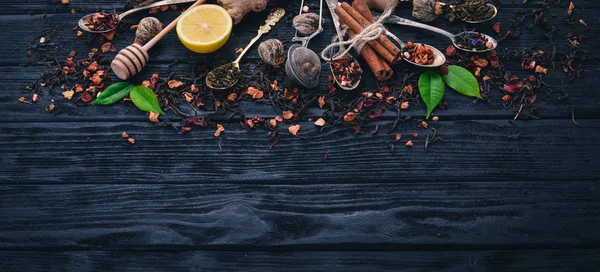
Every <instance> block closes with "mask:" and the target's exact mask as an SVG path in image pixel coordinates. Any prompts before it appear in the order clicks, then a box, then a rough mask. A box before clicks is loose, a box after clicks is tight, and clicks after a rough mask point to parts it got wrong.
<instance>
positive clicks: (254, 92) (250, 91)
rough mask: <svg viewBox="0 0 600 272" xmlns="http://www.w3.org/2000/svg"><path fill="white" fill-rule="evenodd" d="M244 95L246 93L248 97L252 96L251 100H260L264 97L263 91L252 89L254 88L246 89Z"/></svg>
mask: <svg viewBox="0 0 600 272" xmlns="http://www.w3.org/2000/svg"><path fill="white" fill-rule="evenodd" d="M246 93H248V95H250V96H252V98H254V99H261V98H263V97H264V93H263V91H261V90H259V89H257V88H254V87H248V90H246Z"/></svg>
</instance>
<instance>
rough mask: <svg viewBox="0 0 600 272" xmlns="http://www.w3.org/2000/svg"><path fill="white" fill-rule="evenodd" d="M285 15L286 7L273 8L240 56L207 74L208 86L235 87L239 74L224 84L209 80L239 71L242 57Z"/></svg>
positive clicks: (214, 87) (217, 88)
mask: <svg viewBox="0 0 600 272" xmlns="http://www.w3.org/2000/svg"><path fill="white" fill-rule="evenodd" d="M283 15H285V10H284V9H282V8H275V9H273V10H272V11H271V13H270V14H269V16H268V17H267V19H266V20H265V24H264V25H262V26H261V27H260V28H259V29H258V34H257V35H256V37H254V38H253V39H252V40H251V41H250V43H249V44H248V45H247V46H246V48H244V51H242V53H240V55H239V56H238V58H237V59H236V60H234V61H233V62H231V63H227V64H224V65H221V66H219V67H217V68H215V69H213V70H212V71H210V73H208V75H206V85H207V86H208V87H210V88H213V89H216V90H225V89H229V88H231V87H233V86H234V85H235V84H236V83H237V82H238V80H239V77H238V76H234V77H232V78H230V79H226V81H225V82H221V83H223V85H215V84H214V81H211V80H209V78H218V77H219V76H218V75H223V74H229V71H232V72H233V73H239V72H240V61H241V60H242V57H243V56H244V55H245V54H246V52H248V50H249V49H250V47H252V45H254V44H255V43H256V42H257V41H258V40H259V39H260V37H261V36H262V35H263V34H265V33H268V32H269V31H270V30H271V27H272V26H274V25H275V24H277V22H279V20H280V19H281V18H282V17H283Z"/></svg>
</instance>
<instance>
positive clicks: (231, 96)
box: [227, 93, 237, 103]
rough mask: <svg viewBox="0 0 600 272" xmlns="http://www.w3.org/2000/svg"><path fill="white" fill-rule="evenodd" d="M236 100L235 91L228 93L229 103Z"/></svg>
mask: <svg viewBox="0 0 600 272" xmlns="http://www.w3.org/2000/svg"><path fill="white" fill-rule="evenodd" d="M236 100H237V94H236V93H230V94H229V95H228V96H227V101H229V102H231V103H233V102H235V101H236Z"/></svg>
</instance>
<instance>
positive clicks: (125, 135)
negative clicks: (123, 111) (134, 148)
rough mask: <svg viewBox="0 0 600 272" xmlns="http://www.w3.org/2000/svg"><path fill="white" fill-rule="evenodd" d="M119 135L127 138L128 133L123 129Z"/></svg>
mask: <svg viewBox="0 0 600 272" xmlns="http://www.w3.org/2000/svg"><path fill="white" fill-rule="evenodd" d="M121 137H123V138H124V139H126V138H129V134H127V132H125V131H123V133H121Z"/></svg>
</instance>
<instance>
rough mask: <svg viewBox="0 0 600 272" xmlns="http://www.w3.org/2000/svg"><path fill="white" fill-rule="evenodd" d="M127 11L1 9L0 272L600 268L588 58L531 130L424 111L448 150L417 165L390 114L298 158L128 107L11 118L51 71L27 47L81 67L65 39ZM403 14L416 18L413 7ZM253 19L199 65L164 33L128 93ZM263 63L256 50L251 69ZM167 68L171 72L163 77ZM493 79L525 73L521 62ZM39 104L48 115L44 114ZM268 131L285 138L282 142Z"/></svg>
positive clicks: (245, 137) (595, 6) (256, 135)
mask: <svg viewBox="0 0 600 272" xmlns="http://www.w3.org/2000/svg"><path fill="white" fill-rule="evenodd" d="M59 2H60V1H59ZM504 2H509V1H504ZM517 2H520V1H517ZM530 2H532V1H530ZM563 2H564V1H563ZM575 3H576V5H577V6H578V7H579V8H581V10H580V15H582V16H583V18H585V20H586V22H587V24H588V25H590V29H589V30H588V31H587V32H586V35H587V36H588V37H589V38H590V40H589V44H590V47H591V48H593V50H595V51H597V50H598V48H600V42H599V41H598V37H600V35H599V34H600V33H599V31H598V27H599V26H600V16H598V13H600V2H598V1H592V0H589V1H576V2H575ZM123 4H124V3H122V2H118V1H111V0H96V1H88V0H86V1H83V0H72V1H71V4H70V5H61V4H60V3H58V4H51V3H48V1H39V0H20V1H19V0H15V1H8V0H3V1H2V4H1V6H2V8H1V9H0V29H1V30H2V33H3V34H2V38H1V39H2V42H0V54H1V56H0V153H1V155H0V165H1V169H0V191H1V194H0V203H1V205H0V256H1V257H0V258H1V259H0V270H1V271H90V270H102V271H155V270H156V271H158V270H162V271H184V270H186V271H189V270H194V271H219V270H242V271H254V270H256V271H266V270H270V269H273V270H275V269H276V270H294V271H316V270H342V271H375V270H389V271H398V270H410V271H413V270H414V271H418V270H423V271H434V270H442V269H444V270H453V271H467V270H473V271H491V270H498V271H514V270H526V271H586V270H587V271H590V270H593V269H594V268H595V269H597V267H600V248H599V246H600V238H599V232H598V229H599V227H600V189H599V188H598V186H599V185H600V171H599V166H600V164H599V160H598V158H597V157H598V153H599V152H600V143H599V141H600V122H598V121H599V120H600V119H599V116H600V115H599V114H600V90H599V89H598V84H599V82H598V80H599V75H600V73H599V66H598V60H599V58H600V54H598V53H596V52H593V53H592V55H591V57H590V59H589V60H588V61H587V62H586V63H585V66H586V67H587V69H588V72H587V74H586V75H585V77H584V78H583V79H581V80H579V81H576V82H574V83H562V81H563V79H562V77H563V74H562V72H561V71H560V69H557V70H556V71H551V73H550V74H549V75H548V77H547V80H548V82H549V84H551V85H552V86H553V89H554V90H555V92H557V93H558V92H560V91H561V90H565V91H567V92H568V95H569V98H568V99H567V100H563V101H558V100H557V99H554V98H549V99H540V101H537V102H536V103H538V105H539V106H540V108H541V118H540V119H539V120H530V121H522V120H519V121H514V125H510V124H508V123H507V122H508V121H510V120H512V119H513V117H514V115H515V113H514V112H513V111H512V110H507V109H505V108H504V107H503V105H502V102H501V100H500V97H501V96H502V93H501V92H500V91H495V92H493V94H492V99H491V102H490V103H487V104H486V103H482V102H474V101H473V99H470V98H466V97H463V96H460V95H457V94H455V93H454V92H449V93H448V94H447V95H446V100H447V101H449V103H450V107H449V108H448V109H446V110H437V111H436V113H435V114H436V115H438V116H440V117H441V121H439V122H432V123H431V125H432V126H434V127H435V128H437V130H438V132H439V135H440V136H441V137H442V138H443V140H444V142H440V143H436V144H435V145H432V146H431V148H430V149H429V150H428V151H425V150H424V147H423V146H424V141H425V137H424V136H423V135H421V136H420V137H419V138H417V139H415V140H414V142H415V146H414V147H413V148H412V149H408V148H404V147H403V145H402V144H396V148H395V151H393V152H392V150H391V149H390V143H393V138H394V135H395V133H392V134H389V133H386V132H387V130H388V129H389V128H390V127H391V124H392V122H393V120H394V114H393V113H389V114H386V115H385V116H383V117H382V118H381V119H380V120H378V121H373V122H371V123H370V124H369V125H368V126H367V130H368V131H370V130H371V129H372V128H374V127H375V125H376V124H377V123H378V124H379V125H380V126H381V128H382V132H380V133H379V134H377V135H371V134H370V133H364V134H361V135H356V134H355V133H353V131H352V130H351V129H349V128H339V129H331V130H326V131H323V132H321V131H319V130H318V129H316V128H314V126H313V125H312V124H311V123H310V122H301V123H300V124H301V125H302V129H301V132H302V135H305V136H307V137H308V139H307V140H300V139H296V138H293V137H291V136H288V137H283V138H282V139H281V140H280V142H279V144H278V145H277V146H276V148H274V149H273V150H268V147H269V145H270V143H269V142H268V140H267V138H266V131H264V130H257V131H251V132H248V131H247V130H246V129H244V128H242V127H241V126H240V125H239V122H240V120H239V119H232V120H230V121H229V122H228V123H225V124H224V125H225V127H226V132H225V133H224V134H223V136H222V137H221V138H220V139H219V138H215V137H213V135H212V134H213V132H214V130H213V129H197V130H194V131H193V132H191V133H189V134H182V133H181V132H178V131H174V130H173V129H172V128H170V127H168V126H159V125H156V124H153V123H150V122H148V121H147V119H146V116H145V114H144V113H142V112H140V111H138V110H137V109H135V108H134V107H133V106H132V105H127V104H123V103H118V104H117V105H114V106H109V107H99V106H85V105H79V104H80V103H79V104H78V103H74V102H72V101H66V100H65V99H64V98H63V97H62V96H60V94H59V95H57V96H54V97H52V96H48V95H46V96H44V97H42V98H41V99H40V101H39V102H37V103H35V104H33V105H31V104H26V103H19V102H18V101H17V100H18V98H19V97H21V96H25V97H27V98H28V99H30V97H31V93H28V92H22V89H23V87H24V86H25V85H27V84H29V83H31V82H33V81H35V80H36V79H38V78H39V76H40V75H41V74H42V73H43V72H45V71H47V70H49V69H50V68H48V67H46V66H45V65H43V64H40V63H36V60H35V59H33V58H30V57H27V56H26V54H25V53H24V48H25V47H27V41H29V40H31V39H32V38H34V37H36V36H37V35H39V33H40V32H41V31H42V30H43V29H45V28H49V27H53V26H56V25H63V26H62V28H63V29H64V30H62V31H61V32H60V34H59V35H62V36H63V38H64V40H65V41H66V46H65V47H64V49H63V50H62V51H64V52H62V51H61V52H62V54H64V55H65V56H66V54H67V53H68V52H69V51H70V50H71V49H72V50H76V51H78V52H80V53H84V52H88V51H89V49H90V46H89V45H88V44H86V41H87V35H86V36H84V37H77V36H76V35H75V32H71V30H70V28H72V27H73V26H75V25H76V22H77V20H78V18H79V17H80V16H81V15H82V14H83V13H84V11H83V10H84V9H85V10H90V11H92V10H97V9H99V8H102V9H113V8H116V9H117V10H122V9H123V6H124V5H123ZM285 5H288V4H287V3H286V4H285ZM295 5H297V4H295ZM292 6H293V5H292ZM562 6H563V7H561V8H552V9H550V10H548V11H547V12H546V14H547V15H548V17H549V18H552V19H553V20H555V21H560V18H562V16H563V15H564V13H565V12H566V4H564V3H563V4H562ZM532 7H533V4H532V3H529V4H526V5H523V4H512V3H504V5H503V6H502V8H501V11H500V14H499V16H498V20H499V21H501V22H502V23H503V24H504V25H507V24H508V22H509V20H510V19H514V18H515V17H516V16H517V15H516V14H515V12H518V11H522V10H529V9H531V8H532ZM71 9H74V10H75V11H76V13H75V14H73V13H71ZM397 13H398V14H400V15H403V16H410V8H408V7H406V6H404V7H401V8H399V9H398V11H397ZM265 14H266V13H265V12H263V13H260V14H254V15H251V16H250V17H248V18H246V19H245V20H244V23H243V24H241V25H239V26H236V27H235V29H234V32H233V35H232V37H231V39H230V41H229V42H228V44H227V45H226V46H225V47H224V48H223V49H222V50H221V51H219V53H216V54H211V55H206V56H201V55H197V54H193V53H191V52H190V51H188V50H186V49H185V48H184V47H183V46H182V45H181V44H180V43H179V41H178V40H177V37H176V36H175V34H173V33H171V34H170V35H168V37H167V38H166V39H165V40H163V41H162V42H161V43H160V45H159V46H158V47H157V48H156V49H154V50H153V51H152V52H151V55H152V61H151V62H150V63H149V65H148V67H147V68H146V69H145V70H144V73H143V74H142V75H141V76H140V77H138V78H136V79H134V80H133V82H137V83H139V82H140V81H141V79H145V78H149V77H150V75H151V74H153V73H159V74H161V75H162V76H164V75H166V74H168V73H169V72H175V73H177V74H179V75H184V74H185V73H187V72H189V71H190V69H191V67H192V65H193V64H192V63H195V62H208V61H211V60H213V59H231V58H233V52H234V51H235V49H236V48H238V47H243V45H245V44H246V42H247V41H249V40H250V38H251V37H252V36H253V35H254V33H255V30H256V28H257V27H258V25H259V24H260V22H261V21H262V19H263V18H264V16H265ZM325 14H326V20H325V24H326V26H327V28H326V30H325V32H324V33H323V34H322V35H321V36H320V37H319V38H318V39H317V40H316V41H315V42H313V43H312V47H313V48H314V49H315V50H320V49H321V48H323V47H324V45H325V44H326V43H327V42H328V41H329V39H330V37H331V36H332V35H333V31H332V27H331V19H330V18H329V13H327V12H326V13H325ZM175 15H176V13H173V12H172V13H168V14H160V15H159V18H161V20H165V21H167V20H169V18H173V16H175ZM141 17H143V14H140V15H139V16H137V17H134V18H132V19H131V20H133V21H134V20H139V19H140V18H141ZM43 18H44V19H43ZM493 22H495V21H492V23H493ZM434 24H435V25H438V26H441V27H444V28H446V29H448V30H453V31H454V30H458V29H459V28H460V27H461V24H452V25H449V24H448V23H447V22H445V20H443V19H441V18H440V19H438V20H437V21H436V22H434ZM558 25H559V27H560V29H559V34H558V35H557V38H556V41H558V42H557V48H558V49H559V50H565V49H566V38H564V37H565V35H566V33H568V32H569V31H570V30H569V29H570V28H569V27H567V26H563V25H560V24H558ZM574 27H577V26H574ZM490 28H491V25H487V26H483V29H484V30H486V31H488V32H489V29H490ZM391 29H392V30H393V32H395V33H397V34H398V35H399V36H400V37H401V38H403V39H404V40H408V39H413V38H415V34H417V35H421V37H420V38H421V39H422V40H423V41H424V42H427V43H429V44H432V45H434V46H437V47H438V48H440V49H444V48H446V46H447V45H448V41H446V40H443V39H442V38H441V37H439V36H433V35H425V34H426V33H423V32H419V31H417V30H414V29H403V28H400V27H392V28H391ZM539 33H540V32H539V31H524V33H523V35H522V37H521V39H519V40H512V41H509V42H506V43H502V44H501V48H502V47H523V46H538V47H542V48H549V44H548V41H547V39H546V38H544V37H541V36H540V34H539ZM292 35H293V32H292V29H291V28H290V27H289V26H286V24H280V25H278V26H277V27H275V29H274V30H273V32H272V33H270V34H268V35H267V36H268V37H277V38H279V39H281V40H289V38H290V37H291V36H292ZM132 40H133V33H129V34H128V35H127V36H126V37H118V38H117V40H116V41H115V42H114V44H115V45H116V46H117V48H119V49H120V48H123V47H124V46H126V45H128V44H129V43H130V42H131V41H132ZM288 44H289V43H288ZM257 58H258V57H257V53H256V50H252V51H251V53H250V54H249V56H248V58H247V59H248V60H249V61H252V60H256V59H257ZM173 60H178V61H179V62H178V64H177V65H174V66H172V67H170V68H169V67H168V65H169V64H170V63H172V62H173ZM23 64H26V65H23ZM507 65H508V66H509V68H510V69H513V70H514V71H515V73H516V74H518V75H521V74H523V73H524V72H523V71H521V70H520V69H519V64H518V63H515V62H511V63H510V64H507ZM366 81H367V82H366V83H365V84H364V85H363V86H362V87H363V88H365V89H368V88H374V86H375V85H374V84H375V83H374V82H373V80H372V79H371V80H370V81H369V79H367V80H366ZM324 92H326V90H324ZM554 97H556V96H554ZM51 99H54V101H55V102H54V103H55V104H56V106H57V110H55V111H53V112H47V111H46V110H45V107H47V105H49V104H50V100H51ZM241 107H242V108H243V109H244V111H245V112H246V115H247V116H254V115H261V116H263V117H273V116H275V115H280V114H281V112H280V111H279V110H278V109H275V108H273V107H271V106H268V105H265V104H264V103H255V102H251V101H246V102H243V103H242V105H241ZM57 112H58V114H56V113H57ZM311 112H312V115H314V116H319V115H320V113H321V112H320V111H319V110H318V109H314V110H312V111H311ZM424 112H425V110H424V107H422V106H421V107H413V108H412V109H410V110H409V111H408V112H406V113H405V114H406V115H411V116H415V117H421V118H422V116H423V115H424ZM304 117H310V116H304ZM236 118H238V117H236ZM573 118H575V119H574V120H573ZM575 122H576V123H575ZM577 124H578V125H577ZM281 130H282V131H283V132H284V133H287V132H286V126H282V128H281ZM122 131H127V132H128V133H129V134H130V135H131V136H133V137H135V139H136V143H135V145H128V144H126V143H125V142H124V140H123V139H121V132H122ZM413 131H416V132H420V131H419V130H418V128H416V126H415V125H414V123H410V122H408V123H402V124H400V126H399V127H398V129H397V132H399V133H402V134H404V135H410V134H411V133H412V132H413ZM219 146H220V148H219ZM326 152H328V154H329V157H328V159H327V160H324V159H323V157H324V154H325V153H326Z"/></svg>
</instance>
